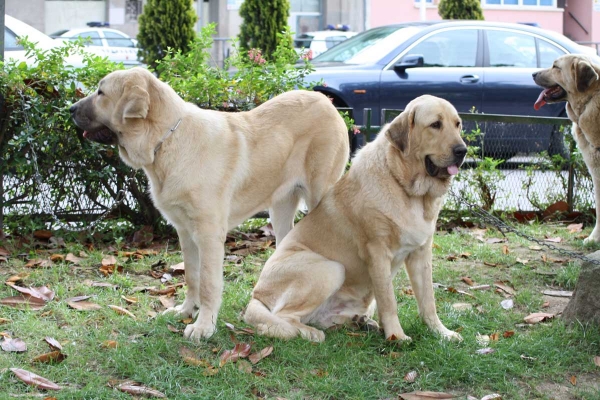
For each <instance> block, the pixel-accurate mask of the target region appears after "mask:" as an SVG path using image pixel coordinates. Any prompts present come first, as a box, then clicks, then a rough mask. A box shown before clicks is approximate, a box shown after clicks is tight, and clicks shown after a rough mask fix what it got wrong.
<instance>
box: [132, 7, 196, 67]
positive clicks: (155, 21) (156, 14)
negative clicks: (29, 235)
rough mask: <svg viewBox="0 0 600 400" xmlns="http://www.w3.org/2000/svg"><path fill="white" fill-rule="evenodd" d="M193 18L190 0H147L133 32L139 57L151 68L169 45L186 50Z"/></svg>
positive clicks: (191, 33) (191, 38)
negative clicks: (137, 29) (136, 27)
mask: <svg viewBox="0 0 600 400" xmlns="http://www.w3.org/2000/svg"><path fill="white" fill-rule="evenodd" d="M196 19H197V17H196V13H195V12H194V9H193V2H192V0H148V1H147V3H146V5H145V6H144V11H143V12H142V15H140V17H139V24H140V28H139V33H138V35H137V39H138V43H139V47H140V54H139V56H140V58H141V59H142V61H143V62H145V63H146V64H148V65H149V66H151V67H153V68H154V67H156V63H157V61H158V60H161V59H162V58H163V57H164V56H165V55H166V54H167V52H168V51H169V49H175V50H177V51H181V52H183V53H186V52H187V51H189V49H190V42H192V40H194V38H195V37H196V32H195V29H194V24H195V23H196Z"/></svg>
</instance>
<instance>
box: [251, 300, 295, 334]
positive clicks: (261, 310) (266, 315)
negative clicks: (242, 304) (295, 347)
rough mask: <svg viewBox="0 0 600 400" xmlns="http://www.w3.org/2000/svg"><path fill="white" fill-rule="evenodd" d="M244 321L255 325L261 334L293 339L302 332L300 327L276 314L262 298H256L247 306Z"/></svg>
mask: <svg viewBox="0 0 600 400" xmlns="http://www.w3.org/2000/svg"><path fill="white" fill-rule="evenodd" d="M244 321H245V322H246V323H247V324H250V325H253V326H254V327H255V328H256V333H258V334H259V335H264V336H270V337H275V338H280V339H291V338H294V337H296V336H298V335H299V334H300V331H299V329H298V327H296V326H294V325H293V324H291V323H290V322H289V321H287V320H286V319H284V318H281V317H279V316H278V315H277V314H274V313H273V312H271V310H269V309H268V308H267V307H266V306H265V305H264V304H263V303H262V302H261V301H260V300H257V299H254V298H253V299H252V300H250V303H249V304H248V307H246V312H245V313H244Z"/></svg>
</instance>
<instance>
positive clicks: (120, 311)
mask: <svg viewBox="0 0 600 400" xmlns="http://www.w3.org/2000/svg"><path fill="white" fill-rule="evenodd" d="M108 307H109V308H112V309H113V310H114V311H115V312H116V313H117V314H121V315H127V316H130V317H131V318H133V319H136V318H135V315H133V313H131V311H129V310H126V309H124V308H123V307H119V306H114V305H112V304H109V305H108Z"/></svg>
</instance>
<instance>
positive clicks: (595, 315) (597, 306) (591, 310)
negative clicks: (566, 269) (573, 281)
mask: <svg viewBox="0 0 600 400" xmlns="http://www.w3.org/2000/svg"><path fill="white" fill-rule="evenodd" d="M588 258H590V259H592V260H595V261H598V262H600V251H596V252H595V253H592V254H590V255H589V256H588ZM562 318H563V320H565V322H567V323H572V322H576V321H579V322H582V323H593V324H598V325H600V265H596V264H593V263H591V262H584V263H583V265H582V266H581V272H580V273H579V279H578V281H577V285H575V291H574V292H573V297H572V298H571V301H569V304H567V307H566V308H565V310H564V311H563V315H562Z"/></svg>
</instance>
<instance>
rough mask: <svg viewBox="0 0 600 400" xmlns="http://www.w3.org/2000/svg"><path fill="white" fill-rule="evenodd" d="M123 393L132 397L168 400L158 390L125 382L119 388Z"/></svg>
mask: <svg viewBox="0 0 600 400" xmlns="http://www.w3.org/2000/svg"><path fill="white" fill-rule="evenodd" d="M117 389H119V390H120V391H121V392H124V393H128V394H132V395H143V396H146V397H158V398H161V399H164V398H166V397H167V396H165V395H164V394H163V393H161V392H159V391H158V390H154V389H151V388H149V387H147V386H144V385H141V384H138V383H136V382H124V383H122V384H120V385H118V386H117Z"/></svg>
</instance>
